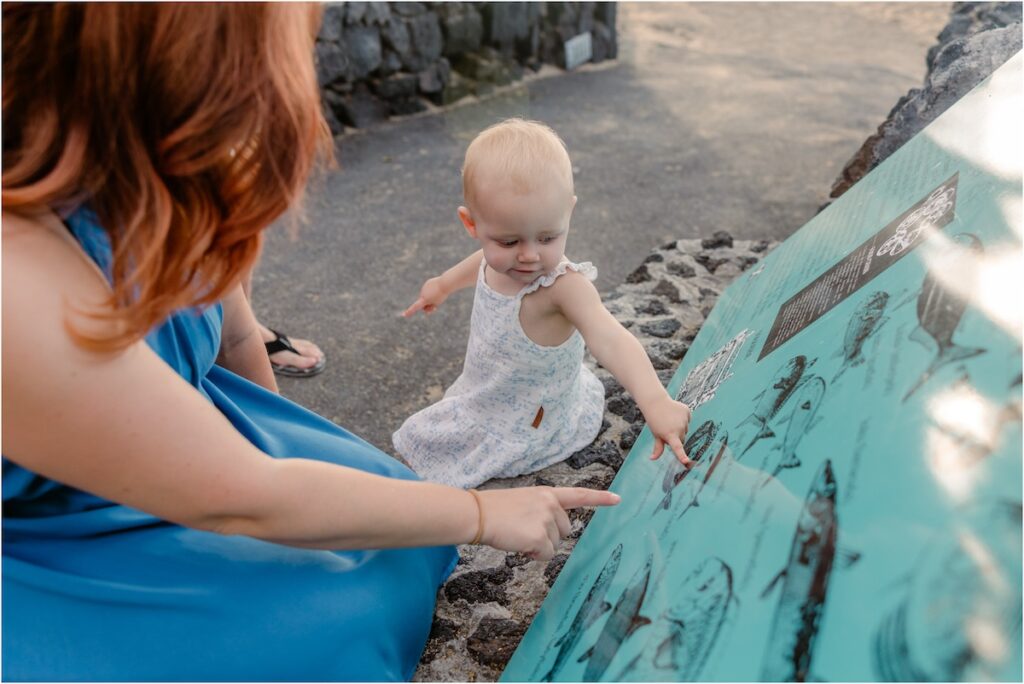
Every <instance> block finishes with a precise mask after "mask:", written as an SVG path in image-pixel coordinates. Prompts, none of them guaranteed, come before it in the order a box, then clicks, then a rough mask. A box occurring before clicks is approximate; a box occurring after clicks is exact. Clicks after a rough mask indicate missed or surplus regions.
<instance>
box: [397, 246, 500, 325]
mask: <svg viewBox="0 0 1024 684" xmlns="http://www.w3.org/2000/svg"><path fill="white" fill-rule="evenodd" d="M483 257H484V253H483V250H479V249H478V250H477V251H475V252H473V253H472V254H470V255H469V256H468V257H466V258H465V259H463V260H462V261H460V262H459V263H457V264H455V265H454V266H452V267H451V268H449V269H448V270H447V271H445V272H444V273H442V274H441V275H439V276H436V277H434V278H430V279H428V280H427V282H425V283H423V287H421V288H420V296H419V298H418V299H417V300H416V301H415V302H413V303H412V306H410V307H409V308H408V309H406V310H405V311H403V312H402V315H403V316H404V317H406V318H409V317H410V316H412V315H414V314H415V313H416V312H417V311H422V312H423V313H425V314H432V313H434V311H436V310H437V307H438V306H440V305H441V303H442V302H444V300H446V299H448V297H449V296H450V295H451V294H452V293H453V292H457V291H458V290H461V289H462V288H464V287H469V286H470V285H473V284H474V283H475V282H476V275H477V271H479V270H480V260H481V259H483Z"/></svg>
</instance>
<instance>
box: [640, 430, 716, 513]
mask: <svg viewBox="0 0 1024 684" xmlns="http://www.w3.org/2000/svg"><path fill="white" fill-rule="evenodd" d="M718 427H719V424H718V423H715V422H714V421H711V420H707V421H704V422H703V423H701V425H700V427H698V428H697V429H696V430H694V431H693V433H692V434H691V435H690V436H689V437H688V438H687V440H686V443H685V444H684V445H683V450H684V451H685V452H686V455H687V456H689V457H690V460H691V461H692V462H693V465H691V466H690V467H689V468H687V467H686V466H684V465H683V464H682V463H680V462H679V459H675V458H672V459H669V465H668V468H667V469H666V470H665V477H663V478H662V480H661V491H663V492H665V496H664V497H662V499H661V501H660V502H659V503H658V505H657V507H656V508H655V510H654V512H655V513H658V512H659V511H661V510H666V511H667V510H668V509H669V507H670V506H671V505H672V492H673V491H675V488H676V487H678V486H679V483H680V482H682V481H683V480H685V479H687V478H689V477H691V476H692V475H693V473H694V471H695V470H696V469H697V464H698V463H699V462H700V461H701V459H703V458H704V454H705V453H706V452H707V450H708V449H709V448H710V447H711V443H712V442H713V441H714V439H715V435H717V434H718Z"/></svg>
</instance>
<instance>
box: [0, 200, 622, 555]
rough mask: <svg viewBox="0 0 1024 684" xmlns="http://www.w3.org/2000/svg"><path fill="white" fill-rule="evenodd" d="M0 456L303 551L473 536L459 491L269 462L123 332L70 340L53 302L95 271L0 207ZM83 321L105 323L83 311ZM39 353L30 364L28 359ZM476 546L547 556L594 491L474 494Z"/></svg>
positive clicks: (88, 293) (186, 518)
mask: <svg viewBox="0 0 1024 684" xmlns="http://www.w3.org/2000/svg"><path fill="white" fill-rule="evenodd" d="M3 239H4V249H3V309H2V312H3V367H4V372H3V387H2V390H3V395H4V402H3V410H2V418H3V420H2V423H3V432H4V455H5V456H6V457H7V458H9V459H10V460H11V461H13V462H15V463H18V464H20V465H22V466H24V467H25V468H27V469H29V470H32V471H33V472H36V473H39V474H40V475H42V476H44V477H48V478H51V479H53V480H56V481H59V482H63V483H65V484H67V485H70V486H72V487H76V488H79V489H82V490H85V491H88V492H91V493H93V494H96V495H97V496H100V497H103V498H106V499H109V500H112V501H116V502H119V503H122V504H124V505H126V506H130V507H133V508H137V509H140V510H143V511H146V512H148V513H151V514H153V515H156V516H158V517H160V518H163V519H166V520H170V521H172V522H176V523H179V524H182V525H186V526H188V527H194V528H198V529H204V530H210V531H215V532H220V533H223V534H244V535H248V536H252V537H256V538H260V539H265V540H270V541H276V542H279V543H282V544H288V545H293V546H302V547H311V548H330V549H341V548H383V547H396V546H429V545H438V544H449V543H463V542H466V541H469V540H470V539H472V538H474V537H475V535H476V534H477V507H476V503H475V501H474V499H473V497H472V495H471V494H469V493H467V492H463V491H460V490H456V489H453V488H450V487H444V486H441V485H435V484H427V483H419V482H409V481H402V480H394V479H389V478H385V477H380V476H376V475H371V474H368V473H364V472H361V471H358V470H354V469H350V468H345V467H342V466H336V465H332V464H328V463H324V462H321V461H313V460H308V459H302V458H294V459H274V458H270V457H269V456H267V455H266V454H264V453H262V452H261V451H259V450H258V449H256V448H255V447H254V446H253V445H252V444H250V443H249V442H248V441H247V440H246V439H245V438H244V437H242V435H241V434H239V433H238V432H237V431H236V430H235V429H234V427H233V426H232V425H231V424H230V423H229V422H228V421H227V419H225V418H224V416H223V415H221V413H220V412H219V411H217V409H216V408H215V407H214V406H213V405H212V404H211V403H210V402H208V401H207V400H206V399H205V398H204V397H202V395H200V393H199V392H197V391H195V389H194V388H193V387H191V386H190V385H189V384H188V383H186V382H185V381H184V380H183V379H182V378H181V377H179V376H178V375H177V374H175V373H174V372H173V371H172V370H171V369H170V368H169V367H168V366H167V365H166V364H165V363H164V362H163V361H162V360H161V359H160V358H159V357H158V356H157V355H156V354H155V353H154V352H153V351H152V350H150V349H149V348H148V347H147V346H146V345H145V344H144V343H142V342H139V343H136V344H135V345H133V346H131V347H129V348H128V349H127V350H125V351H123V352H119V353H96V352H90V351H87V350H84V349H82V348H80V347H78V346H77V345H76V344H75V343H74V342H73V341H72V340H71V338H70V337H69V335H68V333H67V330H66V329H65V315H66V312H67V311H68V310H69V307H68V306H67V305H69V304H70V305H72V306H76V305H78V306H81V305H83V304H85V305H89V304H95V303H97V302H102V301H103V300H104V299H105V297H106V296H107V290H106V284H105V282H104V281H103V279H102V277H101V276H100V275H99V274H98V273H97V272H96V271H95V269H93V268H91V266H90V265H89V264H88V263H87V262H86V260H85V259H83V258H82V255H81V254H80V253H78V252H77V249H76V247H75V246H74V245H72V244H70V243H69V242H67V241H66V240H63V239H61V237H60V236H59V235H57V234H56V233H54V232H51V231H49V230H47V229H45V228H43V227H40V226H38V225H35V224H33V223H32V222H31V221H26V220H24V219H22V218H16V217H13V216H11V215H5V216H4V220H3ZM79 324H80V325H82V326H83V328H84V329H90V328H91V329H92V330H96V329H97V328H96V327H95V326H100V325H109V323H99V322H96V321H87V320H85V319H83V320H82V321H80V323H79ZM41 359H42V360H45V363H40V360H41ZM482 501H483V504H484V517H485V526H484V532H485V534H484V537H483V541H484V542H485V543H488V544H491V545H493V546H497V547H499V548H503V549H506V550H512V551H523V552H528V553H533V554H534V555H536V556H537V557H538V558H550V556H551V555H552V554H553V553H554V544H555V543H556V542H557V540H558V538H559V536H564V534H566V533H567V532H568V519H567V518H566V516H565V513H564V510H563V508H566V507H575V506H580V505H607V504H609V503H614V502H615V501H616V497H615V495H613V494H610V493H608V492H592V491H589V490H571V489H567V490H559V489H550V488H529V489H523V490H510V491H496V492H482Z"/></svg>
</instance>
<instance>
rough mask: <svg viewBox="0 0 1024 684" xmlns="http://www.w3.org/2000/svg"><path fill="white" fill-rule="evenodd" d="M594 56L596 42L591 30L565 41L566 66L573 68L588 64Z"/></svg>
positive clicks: (567, 68)
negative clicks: (593, 39) (592, 37)
mask: <svg viewBox="0 0 1024 684" xmlns="http://www.w3.org/2000/svg"><path fill="white" fill-rule="evenodd" d="M593 56H594V43H593V41H592V39H591V37H590V31H587V32H586V33H581V34H580V35H578V36H576V37H575V38H570V39H569V40H567V41H565V68H566V70H572V69H575V68H576V67H578V66H579V65H580V64H586V63H587V62H589V61H590V58H591V57H593Z"/></svg>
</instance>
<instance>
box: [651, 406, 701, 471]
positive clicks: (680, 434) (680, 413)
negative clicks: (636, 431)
mask: <svg viewBox="0 0 1024 684" xmlns="http://www.w3.org/2000/svg"><path fill="white" fill-rule="evenodd" d="M690 413H691V412H690V407H689V406H687V405H686V404H683V403H682V402H678V401H675V400H674V399H672V398H671V397H669V396H668V395H665V399H664V401H661V402H659V403H658V404H657V405H656V406H654V407H652V408H650V409H649V410H648V411H647V413H645V414H644V418H646V419H647V426H648V427H649V428H651V434H652V435H654V451H653V452H652V453H651V460H656V459H658V458H660V457H661V454H662V453H663V452H664V451H665V445H668V447H669V448H670V449H672V451H673V452H674V453H675V455H676V458H678V459H679V462H680V463H682V464H683V465H684V466H686V467H687V468H689V467H690V466H691V465H693V461H691V460H690V458H689V457H688V456H687V455H686V451H685V450H684V449H683V438H685V437H686V431H687V430H688V429H689V427H690Z"/></svg>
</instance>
